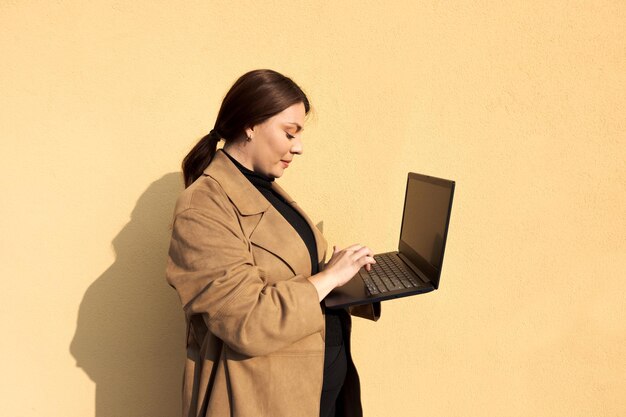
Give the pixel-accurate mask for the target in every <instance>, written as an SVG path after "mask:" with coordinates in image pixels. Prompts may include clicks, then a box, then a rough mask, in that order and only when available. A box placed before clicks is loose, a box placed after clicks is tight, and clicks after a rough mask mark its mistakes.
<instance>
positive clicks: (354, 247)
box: [344, 243, 363, 251]
mask: <svg viewBox="0 0 626 417" xmlns="http://www.w3.org/2000/svg"><path fill="white" fill-rule="evenodd" d="M362 247H363V245H359V244H358V243H355V244H354V245H351V246H348V247H347V248H345V249H344V250H345V251H357V250H359V249H361V248H362Z"/></svg>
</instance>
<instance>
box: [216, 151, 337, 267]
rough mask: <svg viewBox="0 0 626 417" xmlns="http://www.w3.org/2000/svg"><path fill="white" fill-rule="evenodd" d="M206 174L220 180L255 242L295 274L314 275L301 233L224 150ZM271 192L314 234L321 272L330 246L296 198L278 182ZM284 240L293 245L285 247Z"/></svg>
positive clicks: (249, 236) (274, 183)
mask: <svg viewBox="0 0 626 417" xmlns="http://www.w3.org/2000/svg"><path fill="white" fill-rule="evenodd" d="M204 174H205V175H208V176H210V177H211V178H213V179H214V180H215V181H217V182H218V183H219V184H220V186H221V187H222V189H223V190H224V192H225V193H226V195H227V196H228V198H229V199H230V200H231V201H232V203H233V205H234V206H235V208H236V209H237V211H238V212H239V214H240V215H241V216H242V219H241V220H242V226H244V224H245V226H244V229H245V232H246V235H247V236H248V238H249V239H250V241H251V242H252V243H254V244H255V245H257V246H260V247H262V248H263V249H265V250H268V251H269V252H271V253H273V254H274V255H276V256H278V257H279V258H281V259H282V260H283V261H285V263H287V265H289V267H290V268H291V270H292V271H293V272H294V273H295V274H300V273H301V274H304V275H306V276H308V275H310V274H311V261H310V257H309V256H308V250H307V248H306V245H305V244H304V242H303V241H302V239H301V238H300V235H299V234H298V232H296V230H295V229H294V228H293V227H292V226H291V224H290V223H289V222H288V221H287V220H286V219H285V218H284V217H283V216H282V215H281V214H280V212H279V211H278V210H276V209H275V208H274V206H273V205H272V204H271V203H270V202H269V201H267V199H266V198H265V196H263V194H261V193H260V192H259V190H257V189H256V187H255V186H254V185H253V184H252V183H250V181H249V180H248V179H247V178H246V177H245V176H244V175H243V174H242V173H241V171H239V168H237V167H236V166H235V164H233V162H232V161H231V160H230V159H229V158H228V156H226V154H225V153H224V152H223V151H222V150H221V149H218V150H217V151H216V153H215V155H214V156H213V159H212V160H211V163H210V164H209V166H208V167H207V168H206V169H205V170H204ZM272 189H273V190H274V191H276V193H277V194H279V195H280V196H281V197H283V198H284V199H285V201H287V203H289V205H290V206H291V207H293V208H294V210H296V211H297V212H298V213H299V214H300V215H301V216H302V217H303V218H304V220H305V221H306V222H307V224H308V225H309V227H310V228H311V230H312V231H313V235H314V236H315V243H316V247H317V257H318V263H319V264H320V268H319V269H320V271H321V270H322V268H323V261H324V259H325V256H326V249H327V247H328V244H327V242H326V239H324V236H323V235H322V233H321V232H320V231H319V230H318V228H317V227H316V226H315V225H314V224H313V222H312V221H311V219H310V218H309V217H308V216H307V215H306V213H305V212H304V211H303V210H302V209H301V208H300V206H298V204H297V203H296V202H295V201H294V199H293V198H292V197H291V196H290V195H289V194H287V192H286V191H285V190H283V189H282V187H280V186H279V185H278V184H277V183H276V181H273V182H272ZM285 241H288V242H290V244H288V245H285V244H284V243H285ZM291 242H293V243H291Z"/></svg>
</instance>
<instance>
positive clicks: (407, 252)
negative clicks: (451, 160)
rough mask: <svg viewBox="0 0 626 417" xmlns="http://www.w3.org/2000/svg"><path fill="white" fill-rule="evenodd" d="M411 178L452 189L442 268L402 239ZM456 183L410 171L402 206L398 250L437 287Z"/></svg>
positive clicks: (444, 236)
mask: <svg viewBox="0 0 626 417" xmlns="http://www.w3.org/2000/svg"><path fill="white" fill-rule="evenodd" d="M411 180H417V181H423V182H427V183H430V184H434V185H438V186H443V187H445V188H448V189H449V190H450V201H449V204H448V210H447V213H446V215H447V217H446V225H445V229H444V233H443V242H442V245H443V246H442V248H443V249H442V251H441V268H436V267H435V266H433V265H432V264H431V263H430V262H428V261H427V260H426V259H424V258H423V257H422V256H420V255H419V254H418V253H417V252H415V251H414V250H413V249H411V247H410V246H409V245H408V244H407V243H405V242H403V241H402V229H403V228H404V216H405V215H406V204H407V197H408V192H409V183H410V181H411ZM455 185H456V183H455V181H452V180H447V179H444V178H439V177H433V176H431V175H425V174H418V173H416V172H409V174H408V176H407V181H406V189H405V191H404V205H405V206H403V207H402V222H401V223H400V238H399V239H398V252H400V253H402V254H403V255H404V256H406V257H407V258H408V259H409V260H410V261H411V263H413V264H414V266H415V267H416V268H418V269H419V270H420V272H422V274H423V275H424V276H425V277H426V278H427V279H428V281H429V282H430V283H431V284H432V285H433V287H434V288H435V289H438V288H439V278H440V277H441V270H442V269H443V258H444V254H445V250H446V241H447V239H448V229H449V226H450V217H451V214H452V200H453V199H454V187H455Z"/></svg>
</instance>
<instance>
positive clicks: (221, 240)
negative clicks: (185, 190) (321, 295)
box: [166, 189, 324, 356]
mask: <svg viewBox="0 0 626 417" xmlns="http://www.w3.org/2000/svg"><path fill="white" fill-rule="evenodd" d="M219 191H221V193H223V191H222V190H221V189H220V190H215V193H212V194H211V196H210V197H209V198H206V199H203V200H202V207H201V208H200V207H198V206H197V205H194V206H192V207H191V208H186V209H183V210H182V211H180V212H179V213H178V214H177V215H176V216H175V218H174V223H173V226H172V239H171V242H170V248H169V253H168V261H167V267H166V277H167V281H168V283H169V284H170V285H171V286H172V287H174V288H175V289H176V291H177V293H178V295H179V297H180V299H181V302H182V304H183V309H184V311H185V314H186V315H187V317H190V316H192V315H196V314H200V315H202V317H203V319H204V321H205V322H206V324H207V327H208V329H209V330H210V331H211V332H212V333H213V334H215V335H216V336H217V337H219V338H220V339H222V340H223V341H224V343H226V344H227V345H229V346H230V347H231V348H232V349H234V350H236V351H238V352H240V353H242V354H244V355H247V356H262V355H267V354H269V353H272V352H274V351H276V350H279V349H281V348H283V347H285V346H288V345H290V344H292V343H294V342H296V341H298V340H300V339H302V338H303V337H306V336H308V335H310V334H313V333H315V332H319V331H321V330H322V329H323V327H324V316H323V314H322V310H321V307H320V304H319V300H318V294H317V290H316V289H315V286H314V285H313V284H312V283H311V282H310V281H309V280H308V279H307V278H306V277H305V276H303V275H301V274H299V275H295V276H293V277H292V278H290V279H288V280H285V281H279V282H276V283H274V284H271V285H269V284H268V283H267V280H266V279H265V277H264V275H263V274H264V272H263V271H262V269H260V268H259V267H258V266H256V265H255V264H254V259H253V257H252V254H251V252H250V250H249V243H248V242H247V239H246V238H245V236H244V235H243V232H242V230H241V227H240V225H239V221H238V218H237V216H236V214H235V211H234V210H235V209H234V207H233V206H232V204H231V203H230V202H229V200H228V198H227V197H226V194H225V193H223V194H222V195H219V194H220V193H219Z"/></svg>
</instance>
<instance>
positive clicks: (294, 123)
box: [287, 122, 304, 133]
mask: <svg viewBox="0 0 626 417" xmlns="http://www.w3.org/2000/svg"><path fill="white" fill-rule="evenodd" d="M287 123H288V124H290V125H296V126H298V128H297V129H296V133H297V132H299V131H301V130H304V128H303V127H302V126H300V125H299V124H298V123H296V122H287Z"/></svg>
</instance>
